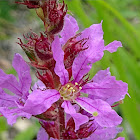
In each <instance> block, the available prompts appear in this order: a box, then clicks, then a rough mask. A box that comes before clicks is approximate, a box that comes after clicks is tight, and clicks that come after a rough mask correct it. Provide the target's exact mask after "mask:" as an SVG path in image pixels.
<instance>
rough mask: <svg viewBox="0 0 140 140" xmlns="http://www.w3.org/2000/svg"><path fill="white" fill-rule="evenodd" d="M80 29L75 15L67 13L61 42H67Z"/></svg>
mask: <svg viewBox="0 0 140 140" xmlns="http://www.w3.org/2000/svg"><path fill="white" fill-rule="evenodd" d="M78 30H79V27H78V24H77V21H76V19H75V18H74V17H72V16H70V15H66V16H65V19H64V27H63V30H62V31H61V33H60V35H61V37H62V38H61V43H62V44H65V43H66V42H67V41H68V40H69V39H70V38H71V37H73V36H75V34H76V32H77V31H78Z"/></svg>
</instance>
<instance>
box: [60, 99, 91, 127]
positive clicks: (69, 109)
mask: <svg viewBox="0 0 140 140" xmlns="http://www.w3.org/2000/svg"><path fill="white" fill-rule="evenodd" d="M61 106H62V107H63V108H64V110H65V112H66V113H68V114H70V115H71V116H72V117H73V119H74V122H75V130H78V129H79V126H80V125H82V124H84V123H86V122H88V120H89V119H88V117H87V116H85V115H82V114H80V113H76V110H75V108H74V107H73V105H72V104H71V103H70V101H64V102H63V103H62V105H61Z"/></svg>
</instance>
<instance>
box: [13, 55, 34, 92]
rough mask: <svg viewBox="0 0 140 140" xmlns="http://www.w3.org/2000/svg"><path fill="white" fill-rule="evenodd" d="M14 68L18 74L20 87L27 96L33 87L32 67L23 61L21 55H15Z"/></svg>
mask: <svg viewBox="0 0 140 140" xmlns="http://www.w3.org/2000/svg"><path fill="white" fill-rule="evenodd" d="M12 65H13V67H14V69H15V70H16V71H17V73H18V77H19V86H20V88H21V92H22V93H23V94H27V93H28V91H29V89H30V86H31V82H32V80H31V75H30V67H29V66H28V64H27V63H26V62H25V61H24V60H23V58H22V56H21V55H20V54H15V56H14V59H13V64H12Z"/></svg>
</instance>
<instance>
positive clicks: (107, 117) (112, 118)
mask: <svg viewBox="0 0 140 140" xmlns="http://www.w3.org/2000/svg"><path fill="white" fill-rule="evenodd" d="M76 102H77V104H79V105H80V106H81V107H82V108H83V109H84V110H86V111H87V112H89V113H90V114H93V113H94V112H98V115H97V116H96V117H94V119H95V121H96V122H97V123H98V124H99V125H100V126H102V127H114V126H116V125H119V124H120V123H121V122H122V118H121V117H120V116H119V115H118V114H117V113H116V112H115V111H114V110H113V109H112V108H111V107H110V105H109V104H108V103H106V102H105V101H102V100H100V99H96V100H92V99H90V98H87V97H79V98H77V99H76Z"/></svg>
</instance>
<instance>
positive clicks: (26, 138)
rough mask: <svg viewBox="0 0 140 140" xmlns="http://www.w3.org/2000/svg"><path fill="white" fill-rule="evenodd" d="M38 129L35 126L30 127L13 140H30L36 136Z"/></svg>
mask: <svg viewBox="0 0 140 140" xmlns="http://www.w3.org/2000/svg"><path fill="white" fill-rule="evenodd" d="M37 131H38V128H37V127H35V126H31V127H29V128H28V129H26V130H25V131H23V132H21V133H19V134H17V135H16V137H15V138H14V140H32V139H33V138H34V137H35V136H36V134H37Z"/></svg>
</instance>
